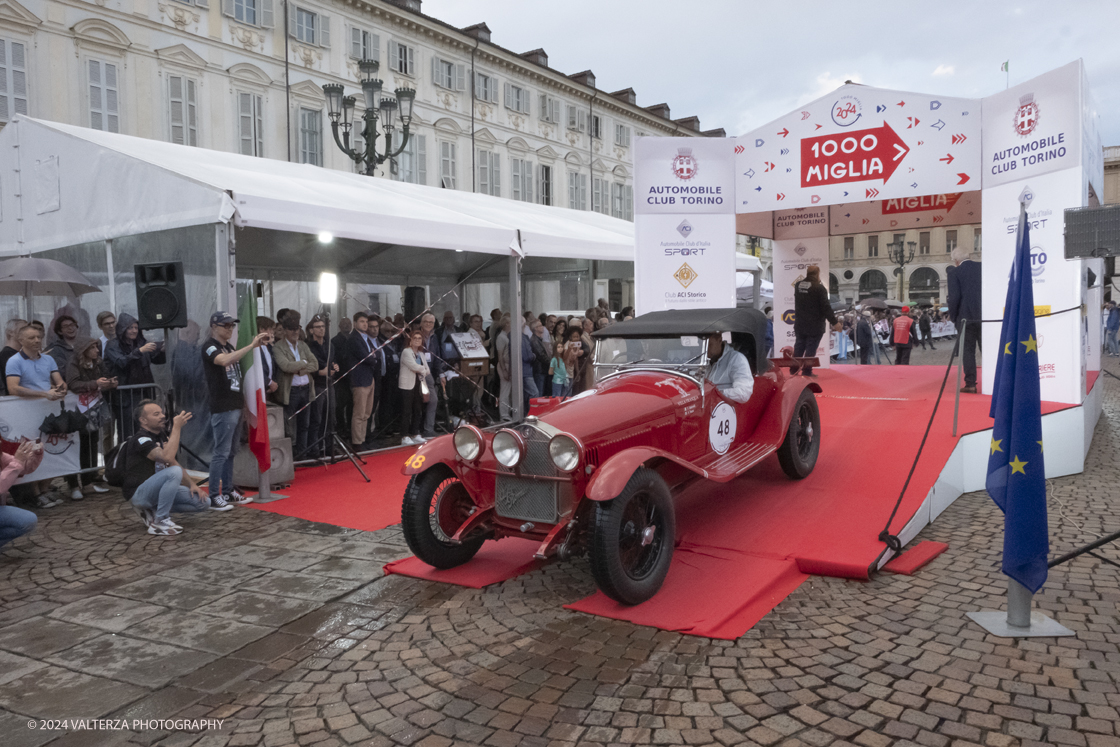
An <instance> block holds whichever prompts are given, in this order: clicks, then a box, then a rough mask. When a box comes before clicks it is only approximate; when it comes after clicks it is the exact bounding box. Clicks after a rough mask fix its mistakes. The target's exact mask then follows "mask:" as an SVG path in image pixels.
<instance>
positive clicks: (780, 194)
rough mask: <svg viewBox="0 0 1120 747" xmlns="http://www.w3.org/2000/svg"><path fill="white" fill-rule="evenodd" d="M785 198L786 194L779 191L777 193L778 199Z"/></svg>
mask: <svg viewBox="0 0 1120 747" xmlns="http://www.w3.org/2000/svg"><path fill="white" fill-rule="evenodd" d="M785 198H786V196H785V195H784V194H782V193H781V192H779V193H778V199H779V200H784V199H785Z"/></svg>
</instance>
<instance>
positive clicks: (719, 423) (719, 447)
mask: <svg viewBox="0 0 1120 747" xmlns="http://www.w3.org/2000/svg"><path fill="white" fill-rule="evenodd" d="M735 426H736V421H735V408H734V407H732V406H731V405H729V404H727V403H726V402H720V403H719V404H718V405H716V406H715V407H714V408H713V409H712V419H711V420H709V421H708V443H710V444H711V445H712V451H714V452H715V453H717V454H726V453H727V450H728V449H730V448H731V444H732V442H733V441H734V440H735V430H736V428H735Z"/></svg>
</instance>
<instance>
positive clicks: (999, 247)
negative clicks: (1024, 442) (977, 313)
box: [982, 60, 1103, 404]
mask: <svg viewBox="0 0 1120 747" xmlns="http://www.w3.org/2000/svg"><path fill="white" fill-rule="evenodd" d="M1088 96H1089V91H1088V85H1087V83H1086V81H1085V75H1084V69H1083V66H1082V63H1081V61H1080V60H1079V61H1077V62H1073V63H1070V64H1069V65H1066V66H1064V67H1061V68H1058V69H1057V70H1054V71H1051V72H1049V73H1046V74H1044V75H1041V76H1039V77H1037V78H1034V79H1033V80H1030V81H1027V82H1026V83H1023V84H1020V85H1017V86H1015V87H1014V88H1010V89H1008V90H1006V91H1002V92H1000V93H998V94H996V95H994V96H989V97H987V98H985V99H984V100H983V108H984V131H983V163H984V169H985V172H984V180H983V183H984V191H983V200H984V215H983V223H982V231H983V236H984V253H983V262H984V264H983V278H984V289H985V293H984V298H983V309H984V318H985V319H999V318H1002V316H1003V301H1004V294H1003V293H1002V292H1000V291H999V290H998V289H1000V288H1002V287H1006V284H1007V276H1008V272H1009V270H1010V267H1011V262H1012V259H1013V257H1014V254H1015V233H1016V224H1017V222H1018V217H1019V195H1020V193H1022V192H1023V190H1024V189H1029V191H1030V192H1031V194H1032V195H1033V200H1032V202H1031V204H1030V206H1029V207H1028V209H1027V219H1028V220H1029V221H1030V238H1031V274H1032V276H1033V290H1034V303H1035V312H1036V314H1043V313H1050V312H1056V311H1062V310H1063V309H1069V308H1071V307H1077V306H1080V305H1081V304H1083V303H1088V304H1090V305H1089V306H1087V309H1088V311H1087V312H1086V311H1084V310H1078V311H1073V312H1067V313H1063V314H1060V315H1056V316H1051V317H1039V318H1038V319H1036V331H1037V335H1038V340H1037V345H1038V361H1039V375H1040V377H1041V392H1042V399H1043V400H1049V401H1052V402H1069V403H1074V404H1079V403H1081V401H1082V400H1083V399H1084V396H1085V380H1086V372H1087V370H1097V369H1099V367H1100V319H1099V312H1098V309H1099V303H1098V305H1096V306H1092V305H1091V303H1092V301H1093V300H1095V299H1097V298H1099V291H1094V290H1092V289H1089V288H1088V269H1090V267H1091V266H1092V265H1093V264H1098V266H1097V267H1096V268H1095V269H1094V270H1093V271H1094V273H1095V275H1096V277H1097V278H1100V277H1101V275H1100V267H1099V260H1093V261H1092V262H1085V261H1082V260H1066V259H1065V252H1064V242H1065V238H1064V231H1065V225H1064V221H1063V215H1064V213H1063V211H1064V210H1065V209H1066V208H1071V207H1080V206H1084V205H1087V204H1088V203H1089V194H1090V193H1095V194H1099V187H1097V186H1096V185H1100V184H1101V182H1102V179H1103V166H1102V165H1101V160H1100V159H1099V158H1097V157H1095V155H1094V154H1095V153H1099V152H1100V140H1099V136H1098V135H1097V134H1096V133H1097V128H1096V123H1095V116H1096V115H1095V111H1094V110H1093V109H1092V107H1090V106H1088V105H1087V104H1086V101H1087V98H1088ZM1086 118H1088V119H1089V120H1090V121H1088V122H1087V121H1085V120H1086ZM1086 137H1089V138H1095V141H1094V142H1092V143H1089V144H1088V145H1086V144H1085V143H1083V142H1082V140H1083V139H1084V138H1086ZM1099 284H1100V281H1099V280H1098V281H1097V282H1096V285H1098V286H1099ZM999 336H1000V327H999V325H998V324H985V325H984V329H983V381H982V386H983V391H985V392H990V391H991V387H992V385H993V382H994V376H995V369H996V360H997V356H998V355H999V354H1000V352H1001V351H1000V350H999V349H998V348H999Z"/></svg>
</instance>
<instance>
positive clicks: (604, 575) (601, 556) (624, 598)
mask: <svg viewBox="0 0 1120 747" xmlns="http://www.w3.org/2000/svg"><path fill="white" fill-rule="evenodd" d="M675 541H676V517H675V515H674V512H673V499H672V495H671V494H670V492H669V486H668V485H666V484H665V481H664V480H663V479H662V478H661V476H660V475H658V474H657V473H656V472H654V471H653V470H651V469H648V468H646V467H639V468H638V469H637V470H636V471H635V472H634V474H633V475H631V476H630V480H629V482H627V483H626V487H625V488H624V489H623V490H622V493H620V494H619V495H618V497H616V498H613V499H611V500H609V501H603V502H602V503H598V504H596V507H595V527H594V530H593V533H592V538H591V574H592V575H593V576H594V577H595V583H596V584H597V585H598V586H599V590H600V591H602V592H603V593H604V594H606V595H607V596H608V597H610V598H611V599H614V600H615V601H617V602H621V603H622V604H639V603H641V602H644V601H646V600H647V599H649V598H650V597H652V596H653V595H654V594H656V593H657V590H658V589H660V588H661V584H662V583H663V582H664V581H665V576H666V575H667V574H668V573H669V563H670V561H671V560H672V558H673V544H674V542H675Z"/></svg>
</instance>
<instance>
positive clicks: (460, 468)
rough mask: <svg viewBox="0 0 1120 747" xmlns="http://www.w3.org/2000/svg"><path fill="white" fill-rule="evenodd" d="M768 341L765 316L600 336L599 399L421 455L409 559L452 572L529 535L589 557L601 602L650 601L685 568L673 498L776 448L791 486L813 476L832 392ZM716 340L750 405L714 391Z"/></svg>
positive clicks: (666, 320)
mask: <svg viewBox="0 0 1120 747" xmlns="http://www.w3.org/2000/svg"><path fill="white" fill-rule="evenodd" d="M765 330H766V318H765V317H764V316H763V315H762V313H761V312H759V311H757V310H755V309H706V310H700V309H697V310H689V311H659V312H653V313H650V314H644V315H642V316H640V317H638V318H636V319H632V320H630V321H626V322H620V323H617V324H612V325H610V326H608V327H606V328H604V329H601V330H598V331H596V332H595V333H594V336H595V338H596V345H595V363H594V365H595V367H596V380H597V381H596V386H595V388H594V389H592V390H590V391H586V392H583V393H582V394H580V395H577V396H575V397H572V398H570V399H567V400H565V401H563V402H560V401H559V400H556V399H550V400H534V402H533V407H532V414H531V415H529V416H528V417H526V418H525V420H524V421H522V422H520V423H513V424H506V425H504V426H498V427H495V428H488V429H486V430H481V429H478V428H475V427H474V426H471V425H462V426H460V427H459V428H458V429H457V430H456V431H455V433H454V434H452V435H450V436H442V437H440V438H437V439H434V440H432V441H429V442H428V443H426V444H424V445H423V446H422V447H420V449H419V450H418V451H417V452H416V453H415V454H414V455H412V456H410V457H409V458H408V460H407V461H406V462H405V466H404V469H403V472H404V474H406V475H411V476H412V478H411V480H410V481H409V484H408V488H407V489H406V491H405V495H404V504H403V507H402V511H401V523H402V527H403V530H404V536H405V539H406V540H407V541H408V546H409V548H410V549H411V550H412V552H413V553H415V554H416V557H418V558H419V559H420V560H422V561H424V562H425V563H428V564H429V565H432V566H434V567H436V568H451V567H454V566H457V565H460V564H462V563H466V562H467V561H469V560H470V559H471V558H472V557H473V556H474V554H475V553H476V552H478V550H479V548H480V547H481V546H482V543H483V542H485V541H486V540H491V539H501V538H503V537H524V538H528V539H532V540H534V541H537V542H539V543H540V546H539V548H538V549H537V552H536V555H537V557H539V558H548V557H552V556H556V557H558V558H559V559H561V560H566V559H568V558H570V557H572V556H574V555H578V554H583V553H587V554H589V556H590V561H591V571H592V574H593V576H594V578H595V581H596V583H597V584H598V586H599V588H600V590H602V592H603V593H604V594H606V595H607V596H609V597H611V598H613V599H615V600H617V601H619V602H622V603H624V604H637V603H639V602H643V601H645V600H647V599H649V598H650V597H652V596H653V595H654V594H655V593H656V592H657V590H658V589H659V588H660V587H661V584H662V582H663V581H664V580H665V576H666V574H667V573H668V571H669V563H670V560H671V559H672V554H673V547H674V542H675V539H676V537H675V526H676V518H675V510H674V506H673V499H672V496H673V492H674V491H675V490H680V489H681V488H683V487H684V486H685V485H686V484H688V483H690V482H691V481H693V480H696V479H706V480H713V481H716V482H727V481H728V480H731V479H733V478H735V477H737V476H738V475H741V474H742V473H743V472H745V471H746V470H748V469H750V468H751V467H753V466H754V465H756V464H758V463H759V462H761V461H762V460H763V459H765V458H766V457H767V456H769V455H770V454H772V453H774V452H777V455H778V460H779V462H780V463H781V466H782V469H783V470H784V471H785V473H786V474H787V475H788V476H789V477H791V478H793V479H800V478H803V477H805V476H806V475H808V474H809V473H810V472H811V471H812V469H813V467H814V465H815V464H816V461H817V454H818V452H819V449H820V441H819V438H820V415H819V412H818V410H817V403H816V398H815V397H814V395H813V393H814V392H819V391H821V389H820V386H819V385H818V384H816V383H815V382H813V381H811V380H809V379H806V378H804V377H801V376H788V375H786V373H785V372H784V371H783V370H782V369H783V366H788V367H791V368H794V367H796V366H797V365H799V364H800V363H801V362H808V359H805V360H804V361H798V360H795V359H791V358H785V359H769V360H768V359H767V358H766V357H765V351H764V347H763V344H764V343H763V340H764V339H765ZM712 335H716V336H717V338H718V339H717V340H715V341H713V342H712V343H711V344H712V345H718V344H720V343H721V342H723V341H727V342H723V345H724V346H726V347H730V348H731V349H732V350H726V349H725V350H724V351H723V355H724V356H728V355H732V356H734V355H738V354H739V353H741V354H742V355H743V356H744V357H745V358H746V362H747V363H748V364H749V367H750V370H749V372H748V371H747V370H746V369H745V368H744V367H743V366H742V361H741V360H740V361H730V362H731V363H736V362H737V363H738V364H739V371H740V374H741V376H747V377H749V376H751V375H753V391H752V392H751V393H750V396H749V399H747V401H746V402H742V403H740V402H735V401H731V400H730V399H727V398H725V397H724V396H723V394H722V393H721V392H720V390H719V389H717V387H716V385H715V384H713V383H712V382H711V380H710V379H709V374H710V373H713V372H712V369H711V368H710V367H711V364H710V362H709V355H708V346H709V340H710V339H711V336H712ZM735 351H738V352H735ZM713 352H714V349H713ZM813 363H814V364H815V363H816V361H813ZM746 381H747V382H751V379H750V378H747V379H746ZM717 383H718V382H717ZM740 391H742V390H741V389H740Z"/></svg>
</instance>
